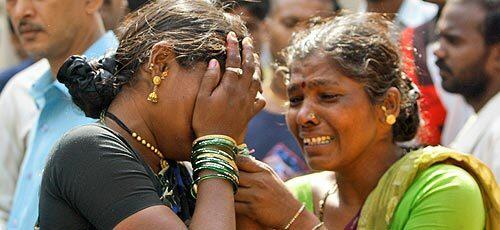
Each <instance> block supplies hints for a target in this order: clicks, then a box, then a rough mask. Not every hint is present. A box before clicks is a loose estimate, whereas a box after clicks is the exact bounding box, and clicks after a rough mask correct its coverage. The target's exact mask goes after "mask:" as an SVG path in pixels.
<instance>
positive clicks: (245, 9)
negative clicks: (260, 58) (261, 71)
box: [225, 0, 270, 53]
mask: <svg viewBox="0 0 500 230" xmlns="http://www.w3.org/2000/svg"><path fill="white" fill-rule="evenodd" d="M225 4H226V7H228V9H230V11H231V12H232V13H233V14H236V15H239V16H240V17H241V19H243V21H244V22H245V26H246V27H247V28H248V32H249V33H250V35H251V37H252V39H253V41H254V46H255V50H256V51H257V53H260V52H261V48H262V47H261V46H263V45H264V41H265V39H266V35H265V31H264V19H265V18H266V16H267V13H268V12H269V4H270V3H269V0H255V1H248V0H238V1H233V0H230V1H225Z"/></svg>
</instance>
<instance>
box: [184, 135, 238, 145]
mask: <svg viewBox="0 0 500 230" xmlns="http://www.w3.org/2000/svg"><path fill="white" fill-rule="evenodd" d="M212 138H221V139H226V140H228V141H231V142H232V143H233V144H234V146H236V141H235V140H234V139H233V138H232V137H230V136H226V135H205V136H201V137H198V138H196V140H194V141H193V146H194V145H195V144H196V143H198V142H200V141H203V140H207V139H212Z"/></svg>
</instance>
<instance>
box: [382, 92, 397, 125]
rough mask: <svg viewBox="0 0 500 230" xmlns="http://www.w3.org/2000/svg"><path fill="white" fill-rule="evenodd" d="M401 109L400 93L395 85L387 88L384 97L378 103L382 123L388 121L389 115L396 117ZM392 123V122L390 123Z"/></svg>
mask: <svg viewBox="0 0 500 230" xmlns="http://www.w3.org/2000/svg"><path fill="white" fill-rule="evenodd" d="M400 109H401V93H400V92H399V90H398V89H397V88H396V87H391V88H389V89H388V90H387V92H386V93H385V98H384V100H383V101H382V103H381V104H380V110H381V115H382V116H381V117H380V118H381V121H383V122H384V123H390V122H388V121H390V119H389V120H388V119H387V118H388V117H389V116H391V115H392V116H394V118H397V117H398V115H399V111H400ZM390 125H392V124H390Z"/></svg>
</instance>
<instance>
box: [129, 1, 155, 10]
mask: <svg viewBox="0 0 500 230" xmlns="http://www.w3.org/2000/svg"><path fill="white" fill-rule="evenodd" d="M150 1H151V0H127V2H128V8H129V9H130V11H136V10H138V9H139V8H141V7H142V6H144V5H146V4H147V3H149V2H150Z"/></svg>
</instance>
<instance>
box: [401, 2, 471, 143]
mask: <svg viewBox="0 0 500 230" xmlns="http://www.w3.org/2000/svg"><path fill="white" fill-rule="evenodd" d="M429 2H432V3H435V4H436V5H438V6H439V11H438V13H437V14H436V16H435V17H434V18H433V19H432V20H430V21H428V22H426V23H425V24H423V25H421V26H418V27H416V28H411V27H409V28H407V29H405V30H404V31H403V32H402V33H401V49H402V55H403V67H404V68H405V72H406V74H407V75H408V77H410V78H411V79H412V81H413V82H414V83H415V84H417V86H418V88H419V89H420V92H421V99H420V102H419V103H420V114H421V117H422V120H423V122H422V123H421V128H420V130H419V133H418V134H417V139H418V143H420V144H424V145H439V144H441V145H444V146H449V145H450V143H451V141H452V140H453V139H454V138H455V137H456V135H457V134H458V131H460V129H461V128H462V127H463V125H464V124H465V122H466V121H467V118H468V117H469V116H470V115H471V114H472V113H473V112H474V110H473V109H472V107H471V106H469V105H468V104H467V103H466V102H465V100H464V98H463V97H462V96H461V95H457V94H452V93H449V92H447V91H445V90H444V89H443V87H442V86H441V76H440V75H439V68H438V67H437V66H436V64H435V61H436V56H435V55H434V50H435V49H436V45H437V40H438V36H437V34H436V23H437V20H438V19H439V17H440V15H441V10H442V8H443V7H444V4H445V3H446V1H445V0H432V1H431V0H429Z"/></svg>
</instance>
